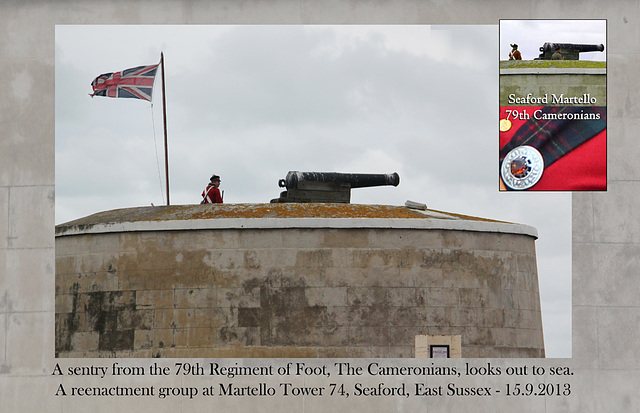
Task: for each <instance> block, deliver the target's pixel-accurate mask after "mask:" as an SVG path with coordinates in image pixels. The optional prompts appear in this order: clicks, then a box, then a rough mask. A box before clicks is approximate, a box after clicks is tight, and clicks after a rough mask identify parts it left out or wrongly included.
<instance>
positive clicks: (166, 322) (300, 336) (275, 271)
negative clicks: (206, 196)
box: [56, 203, 544, 358]
mask: <svg viewBox="0 0 640 413" xmlns="http://www.w3.org/2000/svg"><path fill="white" fill-rule="evenodd" d="M536 237H537V233H536V230H535V229H534V228H532V227H529V226H526V225H520V224H512V223H507V222H500V221H493V220H486V219H479V218H473V217H468V216H462V215H457V214H452V213H444V212H437V211H432V210H417V209H410V208H407V207H399V206H381V205H355V204H295V203H281V204H278V203H273V204H236V205H233V204H217V205H216V204H214V205H211V204H209V205H183V206H163V207H141V208H128V209H120V210H113V211H107V212H102V213H98V214H95V215H91V216H89V217H86V218H82V219H78V220H75V221H72V222H68V223H65V224H62V225H58V226H57V227H56V353H57V355H58V356H59V357H104V356H116V357H234V358H236V357H238V358H242V357H416V356H418V357H422V356H426V357H429V356H433V357H435V354H441V353H438V352H436V353H433V349H432V351H431V352H430V351H429V348H428V347H427V348H424V345H426V346H428V345H429V344H428V343H432V344H433V343H436V344H442V343H448V344H447V345H448V346H450V347H447V352H448V354H449V356H458V357H459V356H462V357H544V343H543V334H542V322H541V315H540V297H539V291H538V276H537V269H536V253H535V240H536ZM425 343H426V344H425ZM436 347H438V348H440V346H436Z"/></svg>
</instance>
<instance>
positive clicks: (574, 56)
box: [534, 43, 604, 60]
mask: <svg viewBox="0 0 640 413" xmlns="http://www.w3.org/2000/svg"><path fill="white" fill-rule="evenodd" d="M558 47H559V48H560V50H559V53H560V55H562V58H563V59H564V60H580V53H584V52H603V51H604V45H603V44H574V43H545V44H543V45H542V46H541V47H540V52H541V53H540V56H538V57H537V58H535V59H534V60H553V54H554V53H555V52H556V48H558Z"/></svg>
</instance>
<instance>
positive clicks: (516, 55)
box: [509, 43, 522, 60]
mask: <svg viewBox="0 0 640 413" xmlns="http://www.w3.org/2000/svg"><path fill="white" fill-rule="evenodd" d="M511 47H513V49H512V50H511V53H509V60H522V55H521V54H520V51H519V50H518V45H517V44H515V43H514V44H512V45H511Z"/></svg>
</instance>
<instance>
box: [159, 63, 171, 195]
mask: <svg viewBox="0 0 640 413" xmlns="http://www.w3.org/2000/svg"><path fill="white" fill-rule="evenodd" d="M160 66H161V68H162V118H163V120H164V170H165V179H166V182H167V205H170V202H169V148H168V146H167V100H166V99H165V97H166V94H165V90H164V53H162V52H160Z"/></svg>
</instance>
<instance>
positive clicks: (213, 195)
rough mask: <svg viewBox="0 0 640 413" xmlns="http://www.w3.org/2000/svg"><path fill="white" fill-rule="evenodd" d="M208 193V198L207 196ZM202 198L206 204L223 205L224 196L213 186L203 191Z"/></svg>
mask: <svg viewBox="0 0 640 413" xmlns="http://www.w3.org/2000/svg"><path fill="white" fill-rule="evenodd" d="M205 193H206V196H205ZM202 198H204V203H205V204H221V203H222V195H220V190H219V189H218V188H216V187H215V186H213V185H207V188H206V189H205V190H204V191H202Z"/></svg>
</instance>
